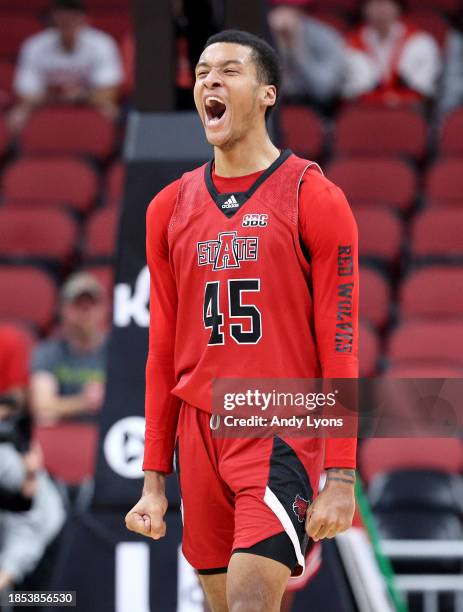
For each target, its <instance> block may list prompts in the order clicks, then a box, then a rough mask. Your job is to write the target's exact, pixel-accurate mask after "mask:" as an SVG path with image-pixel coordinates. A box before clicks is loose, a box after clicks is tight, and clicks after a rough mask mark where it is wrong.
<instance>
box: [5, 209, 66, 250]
mask: <svg viewBox="0 0 463 612" xmlns="http://www.w3.org/2000/svg"><path fill="white" fill-rule="evenodd" d="M76 238H77V228H76V225H75V222H74V221H73V220H72V219H71V217H70V216H69V215H68V214H66V213H65V212H63V211H60V210H52V209H50V210H25V209H16V208H6V209H0V257H7V258H40V259H51V260H57V261H62V260H65V259H66V258H68V257H69V256H70V255H71V254H72V252H73V251H74V246H75V242H76Z"/></svg>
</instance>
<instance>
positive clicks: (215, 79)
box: [203, 68, 222, 89]
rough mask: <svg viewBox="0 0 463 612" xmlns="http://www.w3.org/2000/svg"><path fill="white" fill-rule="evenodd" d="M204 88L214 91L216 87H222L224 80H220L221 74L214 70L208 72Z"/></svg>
mask: <svg viewBox="0 0 463 612" xmlns="http://www.w3.org/2000/svg"><path fill="white" fill-rule="evenodd" d="M203 83H204V86H205V87H207V88H208V89H213V88H215V87H220V86H221V85H222V79H221V78H220V73H219V72H218V71H217V70H214V69H213V68H212V69H211V70H210V71H209V72H208V74H207V76H206V78H205V79H204V81H203Z"/></svg>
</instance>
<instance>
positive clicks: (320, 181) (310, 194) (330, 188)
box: [299, 167, 347, 209]
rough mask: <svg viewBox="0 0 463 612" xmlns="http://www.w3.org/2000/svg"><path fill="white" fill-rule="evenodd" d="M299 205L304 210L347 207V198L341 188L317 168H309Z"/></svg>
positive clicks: (303, 183) (304, 178)
mask: <svg viewBox="0 0 463 612" xmlns="http://www.w3.org/2000/svg"><path fill="white" fill-rule="evenodd" d="M299 205H300V206H302V207H303V208H313V207H316V208H318V209H320V208H322V209H326V208H332V207H333V206H334V207H338V206H341V207H345V206H346V205H347V201H346V197H345V195H344V193H343V191H342V189H341V188H340V187H338V186H337V185H336V184H335V183H333V182H332V181H330V179H328V178H327V177H326V176H324V175H323V174H321V173H320V172H319V171H318V170H317V169H316V168H314V167H311V168H308V169H307V170H306V172H305V174H304V177H303V180H302V184H301V190H300V197H299Z"/></svg>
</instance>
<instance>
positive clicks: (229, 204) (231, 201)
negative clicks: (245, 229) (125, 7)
mask: <svg viewBox="0 0 463 612" xmlns="http://www.w3.org/2000/svg"><path fill="white" fill-rule="evenodd" d="M238 206H239V204H238V202H237V201H236V198H235V196H234V195H232V196H230V197H229V198H228V200H225V202H224V203H223V204H222V208H238Z"/></svg>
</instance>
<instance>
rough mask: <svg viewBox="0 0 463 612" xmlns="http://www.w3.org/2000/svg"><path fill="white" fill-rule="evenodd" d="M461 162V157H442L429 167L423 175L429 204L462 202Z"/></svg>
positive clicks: (458, 203)
mask: <svg viewBox="0 0 463 612" xmlns="http://www.w3.org/2000/svg"><path fill="white" fill-rule="evenodd" d="M447 142H448V140H447ZM462 164H463V157H444V158H441V159H438V160H437V161H436V163H435V164H433V165H432V166H431V167H430V168H429V170H428V172H427V174H426V176H425V182H426V198H427V200H428V203H429V206H456V207H458V206H460V205H461V203H462V202H463V195H462V194H463V174H462V172H461V168H462ZM460 210H461V207H460Z"/></svg>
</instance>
